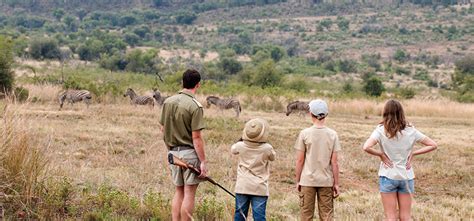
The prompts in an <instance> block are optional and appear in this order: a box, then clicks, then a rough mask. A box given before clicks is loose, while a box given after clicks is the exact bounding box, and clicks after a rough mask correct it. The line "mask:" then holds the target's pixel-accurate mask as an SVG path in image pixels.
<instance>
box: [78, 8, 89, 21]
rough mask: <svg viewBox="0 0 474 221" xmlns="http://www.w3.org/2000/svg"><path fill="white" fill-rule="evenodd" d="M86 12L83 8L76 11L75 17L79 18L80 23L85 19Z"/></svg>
mask: <svg viewBox="0 0 474 221" xmlns="http://www.w3.org/2000/svg"><path fill="white" fill-rule="evenodd" d="M87 13H88V12H87V11H86V10H85V9H83V8H80V9H78V10H77V11H76V15H77V18H79V21H82V19H84V17H86V15H87Z"/></svg>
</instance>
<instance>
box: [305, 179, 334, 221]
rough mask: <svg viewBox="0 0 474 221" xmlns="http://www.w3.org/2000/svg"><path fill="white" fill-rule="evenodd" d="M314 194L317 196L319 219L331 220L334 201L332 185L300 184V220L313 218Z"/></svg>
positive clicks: (308, 220)
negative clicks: (311, 185)
mask: <svg viewBox="0 0 474 221" xmlns="http://www.w3.org/2000/svg"><path fill="white" fill-rule="evenodd" d="M316 196H317V197H318V212H319V219H320V220H333V219H334V218H333V217H334V201H333V192H332V187H309V186H301V192H299V197H300V207H301V210H300V216H301V221H311V220H313V217H314V205H315V203H316Z"/></svg>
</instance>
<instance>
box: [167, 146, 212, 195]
mask: <svg viewBox="0 0 474 221" xmlns="http://www.w3.org/2000/svg"><path fill="white" fill-rule="evenodd" d="M170 153H172V154H173V155H175V156H176V157H178V158H180V159H182V160H184V161H186V162H187V163H189V164H191V165H193V166H194V167H195V168H200V165H201V162H200V161H199V158H198V156H197V154H196V150H194V149H187V150H180V151H170ZM169 167H170V169H171V179H172V181H173V184H174V185H175V186H184V185H186V186H189V185H196V184H199V183H200V182H203V181H204V180H202V179H200V178H198V176H199V175H198V174H195V173H194V172H192V171H191V170H190V169H185V168H182V167H179V166H175V165H169Z"/></svg>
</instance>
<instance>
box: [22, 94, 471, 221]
mask: <svg viewBox="0 0 474 221" xmlns="http://www.w3.org/2000/svg"><path fill="white" fill-rule="evenodd" d="M199 99H202V97H199ZM382 105H383V104H382V103H375V102H373V101H368V100H365V101H364V100H359V101H344V102H342V101H334V102H332V101H331V102H330V108H331V110H332V114H331V115H330V117H329V118H328V126H329V127H331V128H334V129H335V130H336V131H337V132H338V133H339V136H340V139H341V142H342V146H343V154H342V156H341V163H340V164H341V170H342V174H341V179H342V181H341V186H342V189H343V193H342V195H341V197H340V198H338V199H337V202H336V218H337V219H342V220H354V219H355V220H361V219H379V218H381V217H382V207H381V204H380V199H379V196H378V191H377V175H376V174H377V168H378V167H377V165H378V161H377V159H375V158H374V157H370V156H369V155H367V154H365V153H364V152H363V151H362V150H361V148H360V147H361V145H362V143H363V142H364V140H365V139H366V138H367V137H368V136H369V135H370V133H371V131H372V130H373V128H374V127H375V125H376V124H377V122H379V120H380V119H379V117H377V116H374V115H377V113H378V112H379V111H380V110H381V107H382ZM404 105H405V107H406V110H407V113H408V115H409V117H408V119H409V120H410V121H411V122H413V124H415V125H416V126H417V128H418V129H420V130H421V131H423V132H424V133H425V134H427V135H429V136H430V137H432V138H433V139H434V140H435V141H437V142H438V144H439V149H438V150H437V151H435V152H434V153H430V154H427V155H424V156H420V157H418V158H416V159H415V162H414V167H415V170H416V174H417V181H416V182H417V184H416V191H417V196H415V201H416V202H415V204H414V218H415V219H418V220H433V219H434V220H444V219H451V218H453V219H472V218H473V212H472V211H473V207H474V205H473V203H472V198H473V196H472V193H471V192H470V191H468V190H469V189H472V183H473V180H472V171H473V169H474V165H473V163H472V162H471V161H470V159H472V157H473V156H474V150H473V149H472V144H473V143H474V140H473V139H474V138H473V137H474V132H472V128H473V126H474V118H473V117H472V115H473V113H474V111H473V110H474V109H473V105H468V104H458V103H450V102H444V101H442V102H438V103H436V102H431V101H430V102H415V101H406V102H404ZM443 107H444V109H443ZM19 109H20V112H19V113H20V114H21V115H22V116H23V117H24V118H25V119H28V120H30V122H32V124H31V128H32V130H33V131H34V132H35V134H38V137H51V138H52V139H51V142H52V143H51V145H52V147H53V148H50V149H49V150H45V153H46V154H47V156H48V158H49V159H50V161H51V170H52V171H53V172H52V174H55V175H58V176H66V177H70V178H71V179H72V181H71V183H72V185H74V186H96V187H97V186H100V185H102V184H104V183H105V184H109V185H111V186H113V187H115V188H118V189H121V190H124V191H126V192H127V193H129V194H131V195H132V196H136V197H139V198H143V196H144V194H145V193H146V192H148V191H154V192H159V193H161V194H162V195H163V196H164V197H165V198H168V199H169V198H171V196H172V193H173V188H172V184H171V182H170V180H169V173H168V171H167V164H166V159H165V157H166V149H165V147H164V144H163V142H162V140H161V136H162V135H161V132H160V131H159V129H158V128H159V127H158V119H159V115H160V111H159V109H158V108H155V109H153V110H150V109H148V108H146V107H137V108H135V107H133V106H130V105H127V104H119V105H104V104H100V105H97V104H96V105H92V106H91V107H90V108H89V109H86V108H85V105H84V104H78V105H75V106H74V107H72V108H67V109H66V110H63V111H58V110H57V106H56V104H54V103H45V104H40V103H35V104H27V105H24V106H21V107H19ZM447 110H449V111H451V113H447V112H446V111H447ZM449 111H448V112H449ZM413 113H415V115H416V116H415V115H413ZM205 116H206V122H207V125H208V128H207V129H206V130H205V132H204V136H205V140H206V154H207V156H208V160H209V161H210V165H209V167H210V171H211V175H212V176H213V177H214V178H215V179H216V180H218V181H219V182H221V183H222V184H223V185H224V186H226V187H228V188H230V189H233V185H234V183H235V176H236V174H235V173H236V165H237V162H236V158H235V157H233V156H231V154H230V152H229V148H230V145H231V144H232V143H233V142H235V141H236V140H237V139H238V138H239V137H240V136H241V130H242V128H243V125H244V122H245V121H246V120H249V119H251V118H254V117H263V118H265V119H268V120H269V122H270V125H271V126H272V129H271V134H270V140H271V143H272V144H273V145H274V147H275V149H276V151H277V155H278V156H277V160H276V161H275V162H274V163H272V169H271V183H270V188H271V191H270V193H271V196H270V201H269V204H268V215H269V217H271V218H273V219H276V220H297V214H298V199H297V194H296V193H295V191H294V182H293V173H294V151H293V148H292V146H293V143H294V140H295V139H296V136H297V134H298V132H299V131H300V130H301V129H303V128H305V127H308V126H310V123H309V119H308V118H307V117H299V116H297V115H295V116H290V117H286V116H284V114H283V113H277V112H262V111H249V110H245V109H244V111H243V114H242V116H241V118H240V119H236V118H233V116H234V113H233V112H232V111H223V112H221V111H218V110H217V109H215V108H211V109H206V110H205ZM365 116H370V117H369V119H366V118H365ZM209 197H211V198H212V199H214V200H216V201H217V202H218V204H219V205H220V206H222V208H223V210H224V211H227V212H225V213H224V214H223V215H222V216H221V219H222V220H229V219H232V211H233V207H234V202H233V200H232V199H231V198H229V197H228V196H227V195H226V194H225V193H224V192H222V191H220V190H218V189H216V188H215V187H213V186H212V185H210V184H208V183H206V184H203V185H202V186H201V188H199V193H198V200H197V201H198V205H200V204H203V203H205V202H207V200H209ZM203 205H204V204H203ZM204 209H205V208H201V209H200V211H202V210H204Z"/></svg>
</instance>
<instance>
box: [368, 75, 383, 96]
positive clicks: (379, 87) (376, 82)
mask: <svg viewBox="0 0 474 221" xmlns="http://www.w3.org/2000/svg"><path fill="white" fill-rule="evenodd" d="M384 90H385V88H384V86H383V84H382V81H381V80H380V79H379V78H378V77H375V76H372V77H370V78H369V79H367V80H366V81H365V82H364V91H365V93H366V94H367V95H369V96H374V97H378V96H380V95H382V92H383V91H384Z"/></svg>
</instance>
